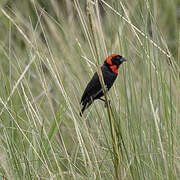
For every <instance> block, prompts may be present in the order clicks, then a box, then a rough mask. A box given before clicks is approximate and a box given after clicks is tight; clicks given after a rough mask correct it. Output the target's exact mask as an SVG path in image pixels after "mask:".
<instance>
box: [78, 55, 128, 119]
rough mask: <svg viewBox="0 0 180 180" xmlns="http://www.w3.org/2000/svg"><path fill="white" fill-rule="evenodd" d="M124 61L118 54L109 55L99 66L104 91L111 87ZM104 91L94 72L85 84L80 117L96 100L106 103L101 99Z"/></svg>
mask: <svg viewBox="0 0 180 180" xmlns="http://www.w3.org/2000/svg"><path fill="white" fill-rule="evenodd" d="M125 61H126V59H125V58H124V57H122V56H121V55H119V54H111V55H110V56H108V57H107V58H106V60H105V61H104V64H103V65H102V66H101V71H102V75H103V79H104V84H105V88H106V91H105V92H107V91H109V89H110V88H111V87H112V85H113V83H114V81H115V80H116V78H117V76H118V69H119V66H120V65H121V64H122V63H123V62H125ZM105 92H104V90H103V88H102V86H101V82H100V80H99V76H98V73H97V72H96V73H95V74H94V75H93V77H92V79H91V80H90V82H89V83H88V84H87V86H86V88H85V90H84V93H83V95H82V97H81V101H80V104H81V105H82V109H81V111H80V113H79V114H80V116H82V114H83V112H84V111H85V110H86V109H87V108H88V107H89V106H90V105H91V104H92V103H93V102H94V101H95V100H96V99H99V100H101V101H104V102H105V105H106V101H105V100H104V99H103V98H102V96H104V93H105Z"/></svg>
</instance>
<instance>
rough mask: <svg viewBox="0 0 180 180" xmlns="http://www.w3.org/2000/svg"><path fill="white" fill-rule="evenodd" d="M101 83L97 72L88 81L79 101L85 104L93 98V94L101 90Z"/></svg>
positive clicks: (95, 94)
mask: <svg viewBox="0 0 180 180" xmlns="http://www.w3.org/2000/svg"><path fill="white" fill-rule="evenodd" d="M101 89H102V88H101V83H100V81H99V77H98V74H97V72H96V73H95V74H94V76H93V77H92V79H91V81H90V82H89V83H88V85H87V87H86V89H85V91H84V93H83V95H82V98H81V103H82V104H83V105H85V104H87V103H88V102H90V101H93V100H94V99H95V96H97V94H98V93H100V92H101Z"/></svg>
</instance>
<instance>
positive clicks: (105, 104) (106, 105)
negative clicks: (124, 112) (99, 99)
mask: <svg viewBox="0 0 180 180" xmlns="http://www.w3.org/2000/svg"><path fill="white" fill-rule="evenodd" d="M110 103H111V101H110V100H108V103H106V102H105V103H104V107H105V108H107V107H108V104H109V105H110Z"/></svg>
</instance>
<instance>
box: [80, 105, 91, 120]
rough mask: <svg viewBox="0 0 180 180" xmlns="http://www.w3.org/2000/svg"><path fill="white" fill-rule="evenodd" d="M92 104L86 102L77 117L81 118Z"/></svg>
mask: <svg viewBox="0 0 180 180" xmlns="http://www.w3.org/2000/svg"><path fill="white" fill-rule="evenodd" d="M91 104H92V102H88V103H86V104H83V107H82V109H81V111H80V113H79V115H80V116H81V117H82V114H83V112H84V111H85V110H86V109H87V108H88V107H89V106H90V105H91Z"/></svg>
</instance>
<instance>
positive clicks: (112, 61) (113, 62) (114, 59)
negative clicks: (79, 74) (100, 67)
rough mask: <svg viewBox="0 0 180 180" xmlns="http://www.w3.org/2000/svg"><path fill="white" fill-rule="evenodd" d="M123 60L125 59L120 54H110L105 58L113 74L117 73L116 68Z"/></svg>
mask: <svg viewBox="0 0 180 180" xmlns="http://www.w3.org/2000/svg"><path fill="white" fill-rule="evenodd" d="M124 61H126V59H125V58H123V57H122V56H120V55H118V54H112V55H110V56H109V57H108V58H107V59H106V60H105V64H106V65H108V66H109V67H110V69H111V70H112V71H113V72H114V73H115V74H118V68H119V66H120V65H121V64H122V63H123V62H124Z"/></svg>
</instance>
